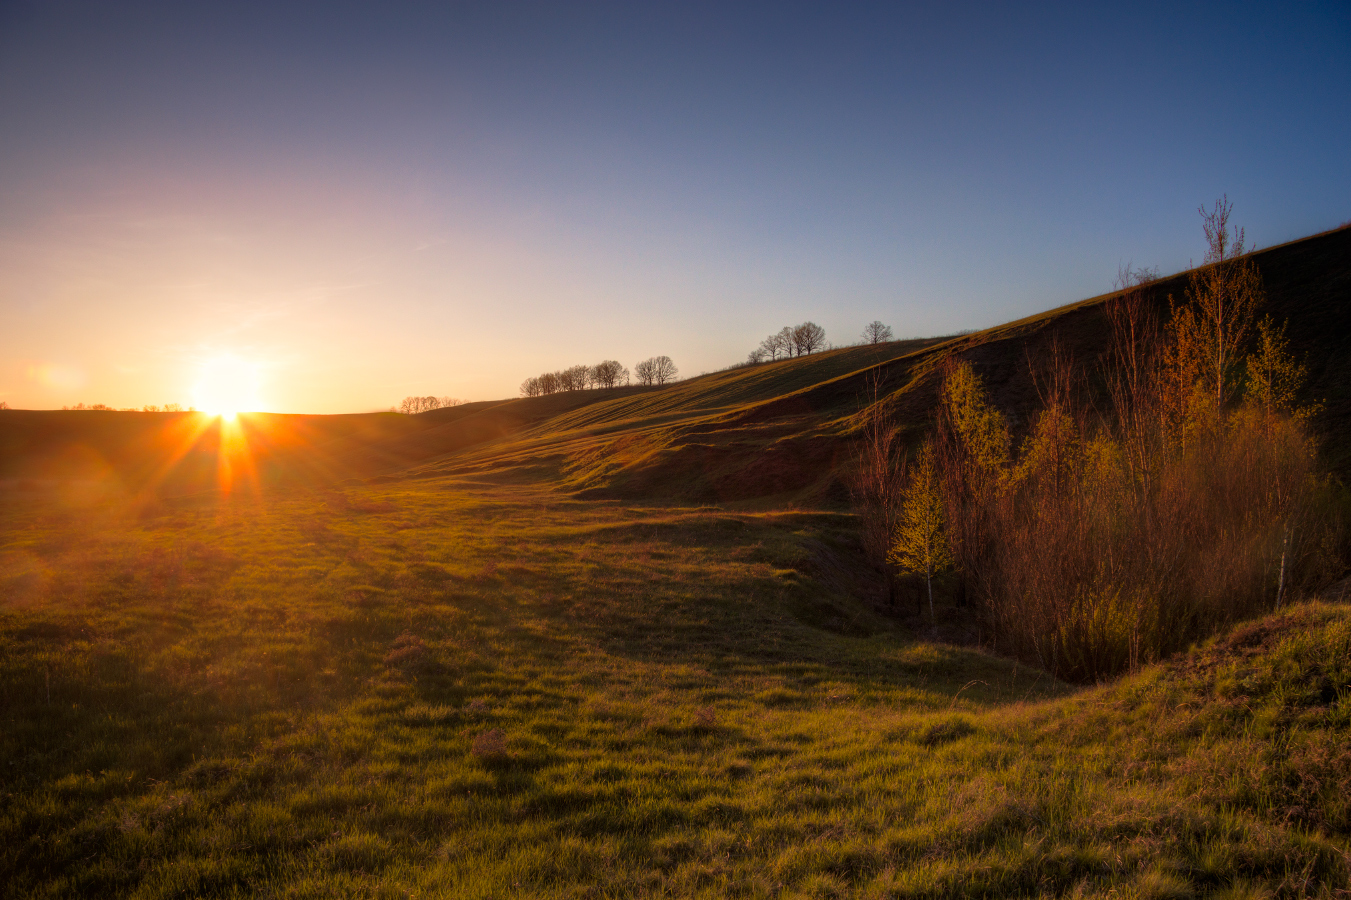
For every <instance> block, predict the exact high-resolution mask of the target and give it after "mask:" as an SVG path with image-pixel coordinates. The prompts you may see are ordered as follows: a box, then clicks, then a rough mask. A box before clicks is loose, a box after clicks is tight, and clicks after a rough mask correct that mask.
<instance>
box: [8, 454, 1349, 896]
mask: <svg viewBox="0 0 1351 900" xmlns="http://www.w3.org/2000/svg"><path fill="white" fill-rule="evenodd" d="M3 509H4V510H5V512H4V513H3V516H4V518H3V520H2V521H3V532H0V534H2V535H3V545H2V546H3V550H2V551H0V552H2V553H3V559H4V568H3V573H4V574H3V576H0V577H3V579H4V580H3V582H2V585H3V592H4V593H3V596H4V607H3V612H0V698H3V700H2V701H0V703H2V707H3V710H4V712H3V715H4V728H3V733H2V734H0V760H3V761H4V762H3V764H0V784H2V785H3V787H2V788H0V794H2V795H3V799H0V884H3V885H4V888H3V893H4V894H6V895H9V896H51V897H57V896H73V895H84V896H115V895H125V896H144V897H159V896H182V895H189V896H260V895H261V896H295V897H302V896H315V897H318V896H370V897H384V896H388V897H403V896H423V897H436V896H444V897H501V896H512V895H520V896H557V897H571V896H661V895H678V896H710V897H713V896H793V895H797V896H847V895H860V896H878V897H882V896H892V897H898V896H1009V895H1036V894H1046V893H1049V894H1072V895H1083V896H1091V895H1103V896H1106V895H1109V894H1111V893H1113V892H1116V894H1117V895H1122V894H1124V893H1130V894H1133V895H1139V896H1182V895H1185V894H1188V893H1196V894H1211V893H1215V894H1218V893H1223V892H1228V893H1227V895H1228V896H1245V895H1246V896H1264V895H1268V894H1269V893H1271V892H1274V893H1275V894H1277V895H1282V896H1303V895H1318V894H1319V893H1320V892H1323V893H1327V892H1328V891H1330V890H1331V889H1332V887H1333V886H1336V885H1341V884H1345V879H1346V877H1347V871H1346V865H1347V862H1346V836H1347V833H1348V828H1351V821H1348V807H1347V805H1346V800H1345V798H1346V797H1347V796H1349V795H1351V794H1349V793H1348V790H1347V788H1348V787H1351V785H1348V775H1349V774H1351V757H1348V755H1347V754H1346V752H1345V750H1344V749H1342V742H1341V736H1342V735H1344V733H1345V727H1346V721H1347V716H1348V715H1349V714H1351V707H1349V706H1348V699H1347V698H1348V696H1351V675H1349V673H1348V670H1347V668H1346V666H1345V660H1346V659H1347V658H1348V656H1349V654H1348V651H1349V650H1351V617H1348V615H1347V614H1346V612H1345V611H1344V610H1343V608H1341V607H1340V606H1326V605H1314V606H1304V607H1298V608H1296V609H1295V610H1293V611H1291V612H1289V613H1287V614H1286V615H1285V616H1283V617H1281V618H1277V619H1272V620H1268V621H1267V622H1264V623H1260V624H1259V625H1254V626H1250V627H1249V628H1248V629H1247V630H1245V631H1243V632H1241V633H1236V634H1234V635H1231V636H1229V637H1228V638H1227V639H1225V641H1222V642H1220V643H1217V644H1213V645H1209V646H1207V647H1205V648H1202V649H1201V650H1199V651H1197V652H1195V653H1193V654H1192V655H1191V656H1189V657H1186V658H1184V659H1182V660H1181V661H1179V662H1176V663H1174V664H1171V665H1170V666H1169V667H1167V668H1160V667H1155V668H1151V669H1147V670H1145V671H1144V672H1143V673H1141V674H1140V675H1138V676H1133V677H1132V678H1130V679H1128V680H1126V681H1124V682H1121V683H1119V684H1117V685H1115V686H1111V687H1106V688H1093V689H1083V690H1077V691H1076V690H1074V689H1071V688H1069V687H1068V686H1066V685H1063V684H1060V683H1057V682H1055V681H1053V680H1051V679H1050V678H1049V677H1047V676H1046V675H1044V674H1041V673H1039V672H1037V671H1035V670H1029V669H1027V668H1025V667H1019V666H1016V665H1015V664H1013V663H1011V662H1008V661H1004V660H1000V659H997V658H994V657H990V656H987V655H984V654H982V653H979V652H977V651H974V650H967V649H962V648H958V647H952V646H944V645H938V644H932V643H928V642H926V641H924V640H922V638H923V637H924V635H911V634H908V633H906V632H905V631H904V630H902V629H901V628H900V627H899V626H897V625H895V624H894V623H893V622H892V621H891V620H889V619H887V618H885V617H882V616H879V615H878V614H877V613H876V612H875V611H874V608H873V606H872V602H873V600H872V598H873V593H872V592H873V591H874V589H875V585H874V584H872V583H871V582H870V581H868V580H866V579H865V580H860V581H853V580H851V579H852V576H851V574H850V573H851V572H854V571H858V572H863V571H865V570H866V567H865V566H864V565H863V563H862V560H861V557H860V551H859V549H858V547H857V545H856V541H857V538H856V534H855V531H854V529H855V525H854V524H853V522H852V520H851V517H849V516H847V515H845V514H840V513H833V512H821V511H800V510H777V511H770V512H758V513H757V512H746V511H729V510H723V509H717V508H713V507H678V506H670V507H650V506H636V505H626V504H623V503H618V502H613V501H581V500H577V499H576V498H574V497H570V496H568V495H565V494H561V493H557V492H554V491H552V490H550V489H548V488H546V487H541V486H538V485H536V486H530V485H516V486H502V485H489V484H485V483H475V482H471V481H465V480H458V481H457V480H420V481H416V482H409V483H404V484H401V485H385V486H379V487H370V488H351V489H348V490H345V491H343V492H329V493H315V494H311V495H294V496H290V497H287V498H282V499H272V500H267V501H245V500H238V499H237V500H236V501H234V502H221V501H219V500H217V499H216V498H211V499H197V500H192V501H180V502H176V503H171V504H165V505H161V506H157V507H154V508H150V509H145V510H142V511H141V512H139V513H137V512H134V511H130V510H128V509H126V508H122V507H99V506H88V505H86V506H81V507H72V506H69V505H66V504H65V503H63V502H62V501H61V500H60V499H59V498H55V497H54V498H44V497H42V496H39V495H36V494H30V495H28V496H27V498H26V501H25V502H24V503H22V504H18V503H6V504H4V506H3ZM880 599H881V598H877V600H878V601H880Z"/></svg>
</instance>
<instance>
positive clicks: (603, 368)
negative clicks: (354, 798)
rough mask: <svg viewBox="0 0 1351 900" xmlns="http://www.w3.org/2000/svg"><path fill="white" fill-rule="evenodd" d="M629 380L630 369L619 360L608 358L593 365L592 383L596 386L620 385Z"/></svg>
mask: <svg viewBox="0 0 1351 900" xmlns="http://www.w3.org/2000/svg"><path fill="white" fill-rule="evenodd" d="M628 380H629V370H628V369H626V368H624V367H623V366H622V365H621V364H620V363H619V361H618V360H613V359H607V360H604V361H602V362H598V363H596V364H595V365H594V366H592V367H591V383H592V384H593V385H595V386H596V387H601V388H613V387H618V386H619V385H621V384H627V383H628Z"/></svg>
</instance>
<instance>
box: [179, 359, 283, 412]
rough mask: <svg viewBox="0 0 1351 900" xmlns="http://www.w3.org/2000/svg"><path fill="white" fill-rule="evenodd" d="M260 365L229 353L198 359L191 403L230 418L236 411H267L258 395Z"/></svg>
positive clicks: (260, 375) (260, 373)
mask: <svg viewBox="0 0 1351 900" xmlns="http://www.w3.org/2000/svg"><path fill="white" fill-rule="evenodd" d="M261 387H262V367H261V366H260V365H259V364H258V363H256V362H251V361H248V360H243V359H240V358H239V357H237V356H234V355H232V354H228V353H227V354H221V355H218V356H213V357H210V358H208V359H204V360H202V362H201V364H200V367H199V370H198V373H197V381H196V383H195V384H194V385H193V388H192V396H193V405H194V406H195V407H196V408H197V409H199V410H201V411H202V412H205V413H209V414H211V415H215V416H223V417H225V418H231V419H232V418H234V416H235V414H236V413H240V412H267V409H266V408H265V405H264V404H263V401H262V400H261V399H260V393H259V392H260V389H261Z"/></svg>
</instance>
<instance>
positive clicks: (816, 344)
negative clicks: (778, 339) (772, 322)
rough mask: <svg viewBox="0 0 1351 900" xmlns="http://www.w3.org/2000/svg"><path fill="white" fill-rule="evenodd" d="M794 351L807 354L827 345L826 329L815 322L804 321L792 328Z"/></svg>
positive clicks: (798, 353)
mask: <svg viewBox="0 0 1351 900" xmlns="http://www.w3.org/2000/svg"><path fill="white" fill-rule="evenodd" d="M792 340H793V351H794V353H795V354H796V355H798V356H806V355H807V354H809V353H813V352H815V351H817V350H821V349H824V348H825V346H826V330H825V329H824V328H822V327H821V326H820V325H817V324H816V323H815V322H803V323H802V324H801V325H799V326H797V327H796V328H794V329H792Z"/></svg>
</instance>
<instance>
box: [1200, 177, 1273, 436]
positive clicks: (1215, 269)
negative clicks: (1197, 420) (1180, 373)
mask: <svg viewBox="0 0 1351 900" xmlns="http://www.w3.org/2000/svg"><path fill="white" fill-rule="evenodd" d="M1232 210H1233V204H1232V203H1230V202H1229V197H1228V196H1227V195H1226V196H1225V197H1224V198H1223V199H1222V200H1216V201H1215V208H1214V210H1212V211H1210V212H1206V208H1205V207H1204V206H1203V207H1200V208H1199V209H1197V212H1199V213H1200V214H1201V219H1202V220H1203V223H1204V228H1205V233H1206V244H1207V250H1206V265H1205V267H1203V268H1201V269H1197V270H1195V271H1193V272H1192V275H1191V283H1190V284H1189V285H1188V288H1187V294H1188V296H1189V297H1190V298H1191V300H1192V302H1193V303H1194V304H1195V307H1196V311H1197V312H1196V318H1195V320H1194V321H1195V327H1194V337H1193V339H1194V340H1195V342H1196V345H1197V347H1198V353H1199V356H1200V357H1201V359H1202V360H1204V364H1203V365H1204V368H1203V372H1204V373H1205V379H1206V381H1207V382H1208V385H1207V386H1208V388H1209V390H1210V392H1211V394H1212V395H1213V396H1214V398H1215V409H1216V410H1217V411H1218V410H1222V409H1223V408H1224V405H1225V399H1226V396H1227V395H1228V393H1229V389H1230V387H1232V385H1233V383H1234V382H1235V380H1236V375H1237V373H1238V370H1239V366H1240V364H1241V363H1242V356H1241V355H1240V348H1241V347H1242V344H1243V342H1244V341H1245V340H1246V339H1247V337H1248V333H1249V331H1251V329H1252V325H1253V321H1254V319H1255V318H1256V312H1257V308H1258V307H1259V306H1261V305H1262V303H1263V302H1264V301H1265V299H1266V293H1265V291H1264V290H1263V288H1262V275H1261V273H1260V272H1258V270H1257V265H1256V264H1255V263H1254V262H1253V261H1252V260H1251V259H1245V258H1243V257H1245V256H1246V255H1247V254H1248V253H1251V252H1252V249H1253V248H1251V247H1244V246H1243V229H1242V228H1238V227H1235V228H1234V230H1233V233H1232V234H1231V233H1230V230H1229V214H1230V212H1232Z"/></svg>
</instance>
